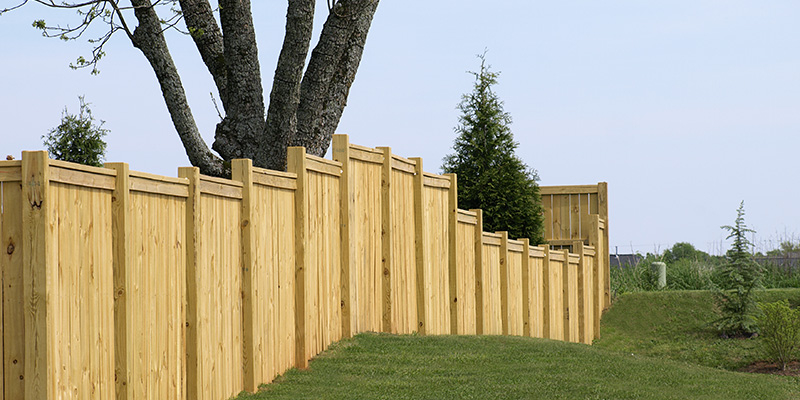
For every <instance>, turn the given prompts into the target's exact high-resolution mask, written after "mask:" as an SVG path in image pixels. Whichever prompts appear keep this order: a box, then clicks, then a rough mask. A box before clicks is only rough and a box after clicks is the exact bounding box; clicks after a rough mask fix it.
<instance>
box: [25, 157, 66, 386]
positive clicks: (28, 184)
mask: <svg viewBox="0 0 800 400" xmlns="http://www.w3.org/2000/svg"><path fill="white" fill-rule="evenodd" d="M49 189H50V170H49V158H48V156H47V152H46V151H23V152H22V200H23V204H22V209H23V212H22V226H23V238H22V250H23V252H22V257H23V258H22V259H23V261H22V263H23V264H22V270H23V278H22V279H23V285H24V289H23V295H24V299H25V301H24V303H25V304H24V305H23V307H24V309H25V361H24V362H25V375H24V380H25V397H26V398H29V399H52V398H55V380H54V377H52V376H50V373H51V372H53V371H52V368H48V366H53V368H55V360H52V359H50V358H51V357H52V356H53V355H54V349H53V346H54V345H55V343H54V336H55V332H53V331H52V329H51V330H48V329H47V328H48V326H53V319H54V315H53V313H52V312H48V311H51V310H48V309H47V302H46V300H47V299H48V294H50V295H57V293H52V291H53V288H52V287H48V285H47V283H48V279H47V277H48V276H51V277H52V276H55V271H54V270H53V269H54V268H55V267H56V265H55V263H54V260H53V257H54V256H56V255H55V254H50V252H49V251H50V249H51V248H52V246H51V243H52V241H53V240H54V238H53V232H52V230H51V229H50V228H48V226H49V223H48V220H49V218H50V217H51V214H52V210H53V205H52V204H50V198H49V196H48V194H49V193H48V192H49ZM53 281H55V280H53Z"/></svg>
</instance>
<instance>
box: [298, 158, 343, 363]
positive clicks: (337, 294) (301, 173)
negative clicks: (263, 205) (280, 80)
mask: <svg viewBox="0 0 800 400" xmlns="http://www.w3.org/2000/svg"><path fill="white" fill-rule="evenodd" d="M288 166H289V172H292V173H294V174H296V175H297V193H296V195H295V210H296V211H297V221H296V223H295V230H296V236H295V246H296V247H295V262H296V263H297V269H296V273H295V307H296V310H295V312H296V314H295V315H296V316H295V335H296V341H295V342H296V345H295V346H296V347H295V349H296V359H295V365H296V366H298V367H301V368H304V367H306V366H308V360H309V359H311V358H312V357H314V356H315V355H317V354H319V353H320V352H322V351H323V350H325V348H327V347H328V345H330V344H331V343H333V342H335V341H337V340H339V339H341V333H342V320H341V315H342V312H341V301H342V296H341V271H342V270H341V252H340V251H341V237H340V231H339V229H340V223H341V218H340V210H341V195H340V192H339V179H340V177H341V171H342V170H341V168H342V165H341V163H338V162H336V161H331V160H324V159H322V158H319V157H315V156H312V155H308V154H305V148H302V147H290V148H289V157H288Z"/></svg>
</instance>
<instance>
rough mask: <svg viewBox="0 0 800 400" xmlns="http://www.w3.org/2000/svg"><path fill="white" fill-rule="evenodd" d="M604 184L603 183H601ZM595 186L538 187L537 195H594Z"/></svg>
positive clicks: (596, 186)
mask: <svg viewBox="0 0 800 400" xmlns="http://www.w3.org/2000/svg"><path fill="white" fill-rule="evenodd" d="M601 183H604V182H601ZM598 186H599V185H597V184H594V185H573V186H539V193H540V194H541V195H542V196H544V195H550V194H587V193H591V194H595V193H598Z"/></svg>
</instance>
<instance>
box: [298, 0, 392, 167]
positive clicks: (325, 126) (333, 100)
mask: <svg viewBox="0 0 800 400" xmlns="http://www.w3.org/2000/svg"><path fill="white" fill-rule="evenodd" d="M378 1H379V0H376V1H375V2H373V3H372V4H371V5H369V6H367V7H366V8H365V9H364V10H363V11H362V14H361V15H360V16H359V18H358V20H357V21H356V26H355V29H354V31H353V34H352V35H350V39H349V40H348V41H347V47H346V49H345V51H344V54H342V58H341V59H340V60H339V65H337V66H336V72H335V73H334V75H333V79H332V80H331V83H330V88H329V89H328V100H327V101H326V102H325V106H324V108H323V110H322V123H321V124H320V125H317V127H316V129H315V132H314V135H313V136H315V137H316V140H317V142H316V144H317V146H318V147H317V148H314V150H313V152H314V154H320V153H322V154H323V155H324V153H325V151H326V150H327V149H328V147H329V146H330V143H331V138H332V137H333V134H334V133H336V128H337V127H338V126H339V120H341V118H342V113H343V112H344V108H345V107H346V106H347V97H348V96H349V94H350V86H352V85H353V81H355V78H356V71H357V70H358V66H359V64H360V63H361V56H362V54H364V44H365V43H366V41H367V33H368V32H369V28H370V26H371V25H372V17H373V16H374V15H375V10H377V8H378ZM312 139H313V138H312ZM312 148H313V147H312Z"/></svg>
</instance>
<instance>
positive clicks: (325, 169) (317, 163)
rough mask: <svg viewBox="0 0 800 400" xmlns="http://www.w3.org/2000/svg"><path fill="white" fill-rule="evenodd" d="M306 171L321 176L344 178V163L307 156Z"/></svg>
mask: <svg viewBox="0 0 800 400" xmlns="http://www.w3.org/2000/svg"><path fill="white" fill-rule="evenodd" d="M306 169H308V170H309V171H314V172H319V173H321V174H326V175H333V176H342V163H340V162H338V161H333V160H328V159H325V158H322V157H317V156H312V155H311V154H306Z"/></svg>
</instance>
